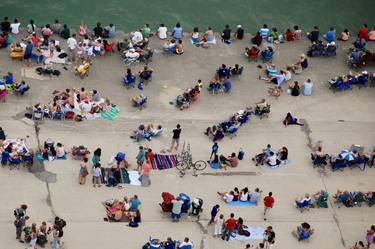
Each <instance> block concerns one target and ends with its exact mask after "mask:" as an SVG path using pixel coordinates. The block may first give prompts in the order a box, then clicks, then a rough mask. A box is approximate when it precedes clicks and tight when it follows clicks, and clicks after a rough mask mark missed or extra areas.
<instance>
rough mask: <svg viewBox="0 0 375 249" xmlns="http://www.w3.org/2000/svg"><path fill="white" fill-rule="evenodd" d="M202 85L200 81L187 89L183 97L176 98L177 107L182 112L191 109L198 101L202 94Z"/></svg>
mask: <svg viewBox="0 0 375 249" xmlns="http://www.w3.org/2000/svg"><path fill="white" fill-rule="evenodd" d="M201 85H202V81H201V80H198V83H197V85H195V86H194V87H192V88H188V89H186V91H185V92H184V93H183V94H182V95H178V96H177V97H176V106H177V107H178V108H180V110H181V111H182V110H184V109H187V108H189V107H190V105H191V104H192V103H193V102H195V101H197V100H198V98H199V96H200V93H201Z"/></svg>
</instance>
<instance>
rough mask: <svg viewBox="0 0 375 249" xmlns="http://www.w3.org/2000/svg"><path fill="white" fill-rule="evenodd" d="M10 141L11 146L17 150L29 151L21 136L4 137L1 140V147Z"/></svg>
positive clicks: (4, 146)
mask: <svg viewBox="0 0 375 249" xmlns="http://www.w3.org/2000/svg"><path fill="white" fill-rule="evenodd" d="M10 143H12V144H13V148H15V149H16V150H17V151H26V152H29V149H28V148H27V147H26V144H25V140H24V139H22V138H13V139H5V140H4V142H3V148H6V147H8V146H9V144H10Z"/></svg>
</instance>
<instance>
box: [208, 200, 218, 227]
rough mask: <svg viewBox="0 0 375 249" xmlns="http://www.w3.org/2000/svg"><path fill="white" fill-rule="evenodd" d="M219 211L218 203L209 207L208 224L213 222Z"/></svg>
mask: <svg viewBox="0 0 375 249" xmlns="http://www.w3.org/2000/svg"><path fill="white" fill-rule="evenodd" d="M219 211H220V205H219V204H216V205H215V206H213V207H212V209H211V220H210V221H209V222H208V225H211V224H212V223H214V221H215V217H216V215H217V214H218V213H219Z"/></svg>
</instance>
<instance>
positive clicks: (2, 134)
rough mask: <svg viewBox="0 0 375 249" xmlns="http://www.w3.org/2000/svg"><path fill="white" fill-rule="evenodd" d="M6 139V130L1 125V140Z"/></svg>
mask: <svg viewBox="0 0 375 249" xmlns="http://www.w3.org/2000/svg"><path fill="white" fill-rule="evenodd" d="M1 140H5V132H4V130H3V128H2V127H0V141H1Z"/></svg>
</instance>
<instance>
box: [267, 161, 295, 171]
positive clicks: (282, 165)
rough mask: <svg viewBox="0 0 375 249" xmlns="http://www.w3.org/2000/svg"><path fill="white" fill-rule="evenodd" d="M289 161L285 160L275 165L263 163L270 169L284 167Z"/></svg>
mask: <svg viewBox="0 0 375 249" xmlns="http://www.w3.org/2000/svg"><path fill="white" fill-rule="evenodd" d="M290 163H291V161H290V160H286V161H285V162H284V163H280V164H279V165H276V166H272V167H271V166H269V165H268V164H265V165H266V166H267V167H268V168H270V169H278V168H281V167H284V166H287V165H289V164H290Z"/></svg>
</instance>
